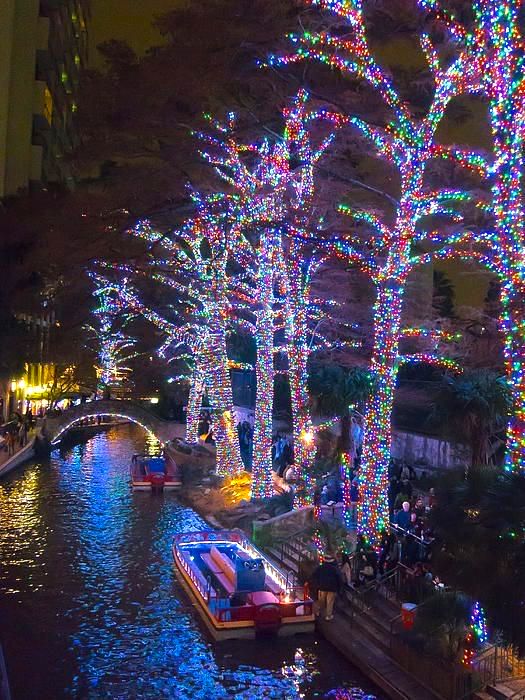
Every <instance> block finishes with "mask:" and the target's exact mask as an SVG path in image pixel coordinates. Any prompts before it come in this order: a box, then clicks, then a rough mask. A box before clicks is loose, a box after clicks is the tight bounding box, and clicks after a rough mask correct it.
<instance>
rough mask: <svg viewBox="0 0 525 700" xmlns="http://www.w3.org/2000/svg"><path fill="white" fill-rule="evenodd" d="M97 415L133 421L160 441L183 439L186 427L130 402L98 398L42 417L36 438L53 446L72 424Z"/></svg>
mask: <svg viewBox="0 0 525 700" xmlns="http://www.w3.org/2000/svg"><path fill="white" fill-rule="evenodd" d="M101 415H102V416H111V417H113V418H123V419H125V420H129V421H131V422H132V423H136V424H137V425H140V426H141V427H142V428H144V430H145V431H146V432H148V433H150V434H151V435H153V436H154V437H155V438H157V440H160V442H162V443H166V442H169V441H170V440H173V438H175V437H179V438H183V437H184V436H185V434H186V427H185V426H184V425H182V424H181V423H176V422H175V421H168V420H163V419H162V418H159V417H158V416H156V415H155V414H154V413H152V412H151V411H148V409H147V408H145V407H144V406H143V405H141V404H138V403H135V402H134V401H129V400H125V399H124V400H116V399H101V400H100V401H89V402H87V403H81V404H79V405H78V406H73V408H68V409H67V410H66V411H64V412H63V413H61V414H60V415H59V416H56V417H49V416H46V418H45V421H44V423H43V425H42V428H41V431H40V437H41V438H42V439H43V440H45V442H47V443H48V444H51V445H56V444H57V443H58V442H60V440H61V438H62V437H63V436H64V435H65V433H67V431H68V430H70V429H71V428H73V427H74V426H75V424H76V423H78V422H79V421H81V420H82V419H84V418H93V417H96V416H101Z"/></svg>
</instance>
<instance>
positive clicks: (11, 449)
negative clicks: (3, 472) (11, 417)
mask: <svg viewBox="0 0 525 700" xmlns="http://www.w3.org/2000/svg"><path fill="white" fill-rule="evenodd" d="M5 439H6V440H7V455H8V457H12V456H13V455H14V454H15V435H14V433H13V432H12V431H11V430H9V431H8V432H7V434H6V436H5Z"/></svg>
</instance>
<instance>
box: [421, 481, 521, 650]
mask: <svg viewBox="0 0 525 700" xmlns="http://www.w3.org/2000/svg"><path fill="white" fill-rule="evenodd" d="M431 517H432V526H433V528H434V531H435V533H436V536H437V538H438V542H440V543H441V547H439V548H437V549H436V551H435V553H434V557H433V564H432V566H433V570H434V572H435V573H437V574H438V575H439V576H440V578H441V579H442V580H444V581H446V582H447V583H448V584H450V585H452V586H454V587H455V588H457V589H459V590H462V591H465V593H467V594H468V595H470V596H472V598H473V599H475V600H479V601H480V603H481V605H482V606H483V607H484V609H485V611H486V613H487V617H488V620H489V623H490V625H491V626H492V627H493V628H495V629H499V630H501V632H502V634H503V637H504V639H505V640H506V641H507V642H509V643H512V644H514V645H516V647H517V648H518V649H520V650H521V651H522V652H525V605H524V601H523V591H525V477H524V476H520V475H518V474H508V473H504V474H502V473H499V472H498V471H496V470H493V469H483V470H471V472H470V473H469V476H468V479H464V478H462V475H460V474H454V475H451V476H450V477H448V478H446V479H445V478H444V479H442V481H441V483H440V484H439V485H438V487H437V504H436V506H435V507H434V508H433V510H432V516H431Z"/></svg>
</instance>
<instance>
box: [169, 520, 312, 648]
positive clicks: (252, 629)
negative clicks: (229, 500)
mask: <svg viewBox="0 0 525 700" xmlns="http://www.w3.org/2000/svg"><path fill="white" fill-rule="evenodd" d="M173 558H174V560H175V565H176V569H177V571H178V573H179V578H180V580H181V582H182V584H183V587H184V588H185V589H186V591H187V592H188V593H189V594H190V597H192V598H193V599H194V600H195V601H196V603H197V606H196V607H197V610H198V611H199V614H200V616H201V617H202V619H203V621H204V623H205V624H206V626H207V628H208V629H209V631H210V632H211V633H212V635H213V636H214V637H215V639H217V640H222V639H237V638H254V637H255V635H256V633H258V632H259V633H260V632H263V633H274V634H279V635H290V634H297V633H299V632H312V631H313V629H314V622H315V618H314V614H313V601H312V600H311V598H310V597H309V596H308V594H307V591H306V590H305V588H304V587H298V586H294V585H290V582H289V577H287V576H286V574H284V573H283V572H282V571H281V570H280V569H278V568H277V567H276V566H275V565H274V564H273V563H272V562H270V561H269V560H268V559H267V558H266V557H265V556H264V554H262V552H260V551H259V550H258V549H257V548H256V547H254V545H253V544H252V543H251V542H250V540H248V539H247V537H246V536H245V535H244V534H243V533H242V532H241V531H240V530H212V531H209V532H187V533H182V534H179V535H176V536H175V537H174V540H173Z"/></svg>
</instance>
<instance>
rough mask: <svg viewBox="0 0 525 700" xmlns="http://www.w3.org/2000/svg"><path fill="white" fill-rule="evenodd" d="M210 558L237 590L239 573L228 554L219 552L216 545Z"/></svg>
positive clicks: (211, 550) (211, 551)
mask: <svg viewBox="0 0 525 700" xmlns="http://www.w3.org/2000/svg"><path fill="white" fill-rule="evenodd" d="M210 556H211V558H212V559H213V561H214V562H215V563H216V564H217V566H218V567H219V569H220V570H221V571H222V573H223V574H224V575H225V576H227V578H229V579H230V581H231V583H232V584H233V587H234V589H235V588H236V586H237V571H236V570H235V566H234V565H233V562H232V560H231V559H230V557H229V556H228V555H227V554H223V553H222V552H219V550H218V549H217V547H216V546H215V545H214V546H213V547H212V548H211V549H210Z"/></svg>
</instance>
